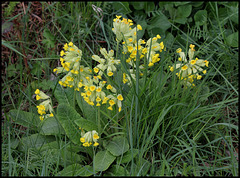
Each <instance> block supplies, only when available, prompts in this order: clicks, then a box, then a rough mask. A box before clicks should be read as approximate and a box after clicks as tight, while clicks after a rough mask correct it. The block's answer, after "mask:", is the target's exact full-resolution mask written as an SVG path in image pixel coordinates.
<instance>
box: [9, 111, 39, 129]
mask: <svg viewBox="0 0 240 178" xmlns="http://www.w3.org/2000/svg"><path fill="white" fill-rule="evenodd" d="M9 115H10V116H11V118H12V119H13V120H14V122H16V123H17V124H20V125H23V126H25V127H29V128H32V129H37V127H38V126H39V125H40V120H39V116H38V115H36V114H34V113H31V112H26V111H21V110H17V109H13V110H11V111H9Z"/></svg>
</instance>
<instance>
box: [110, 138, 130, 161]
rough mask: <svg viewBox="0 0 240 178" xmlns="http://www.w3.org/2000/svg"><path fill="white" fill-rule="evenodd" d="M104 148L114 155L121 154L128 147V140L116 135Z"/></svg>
mask: <svg viewBox="0 0 240 178" xmlns="http://www.w3.org/2000/svg"><path fill="white" fill-rule="evenodd" d="M106 149H107V150H108V151H109V152H110V153H111V154H113V155H114V156H120V155H123V154H124V153H125V152H127V151H128V149H129V144H128V140H127V139H126V138H125V137H123V136H116V137H114V138H113V139H112V140H111V141H110V142H109V143H108V144H107V146H106Z"/></svg>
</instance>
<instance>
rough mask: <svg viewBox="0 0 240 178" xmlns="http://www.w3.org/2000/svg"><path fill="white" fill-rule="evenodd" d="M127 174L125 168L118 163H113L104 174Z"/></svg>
mask: <svg viewBox="0 0 240 178" xmlns="http://www.w3.org/2000/svg"><path fill="white" fill-rule="evenodd" d="M106 175H107V176H129V172H128V170H127V169H125V168H124V167H122V166H120V165H113V166H111V168H110V169H109V170H108V171H107V173H106V174H104V176H106Z"/></svg>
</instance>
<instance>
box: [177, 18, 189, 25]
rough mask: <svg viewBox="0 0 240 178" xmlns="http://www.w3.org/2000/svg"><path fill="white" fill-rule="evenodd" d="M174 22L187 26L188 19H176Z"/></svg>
mask: <svg viewBox="0 0 240 178" xmlns="http://www.w3.org/2000/svg"><path fill="white" fill-rule="evenodd" d="M174 22H177V23H180V24H185V23H186V22H187V18H186V17H177V18H176V19H174Z"/></svg>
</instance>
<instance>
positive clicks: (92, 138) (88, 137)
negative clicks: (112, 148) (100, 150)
mask: <svg viewBox="0 0 240 178" xmlns="http://www.w3.org/2000/svg"><path fill="white" fill-rule="evenodd" d="M98 139H99V136H98V133H97V132H96V131H95V130H93V131H89V132H87V133H85V132H84V131H83V129H82V132H81V138H80V142H82V143H83V146H84V147H89V146H91V145H92V144H93V142H94V144H93V146H98V145H99V143H98V142H97V140H98Z"/></svg>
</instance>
